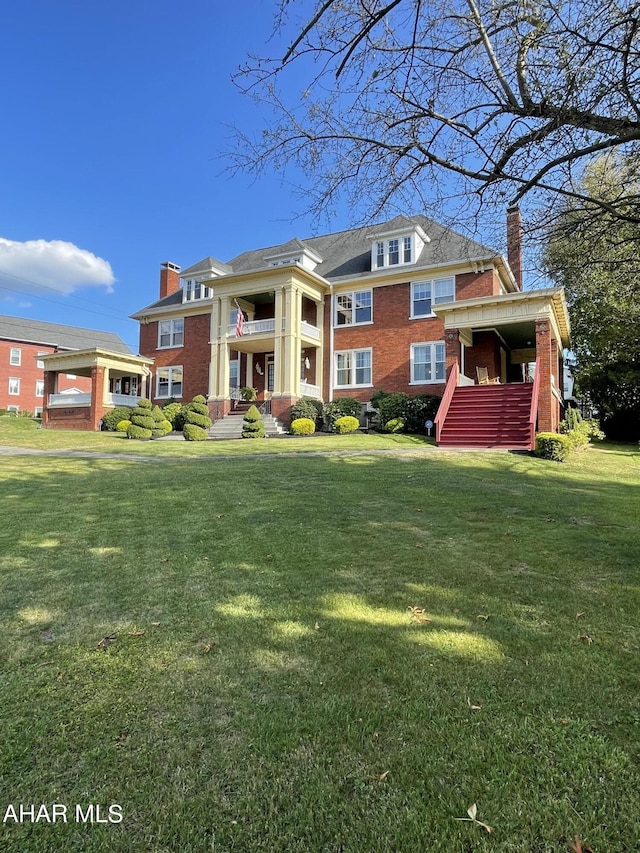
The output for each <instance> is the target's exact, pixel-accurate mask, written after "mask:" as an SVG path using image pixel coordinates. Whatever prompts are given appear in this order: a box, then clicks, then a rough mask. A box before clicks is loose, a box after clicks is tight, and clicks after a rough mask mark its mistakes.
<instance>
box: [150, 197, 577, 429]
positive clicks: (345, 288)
mask: <svg viewBox="0 0 640 853" xmlns="http://www.w3.org/2000/svg"><path fill="white" fill-rule="evenodd" d="M507 231H508V235H509V240H510V245H509V258H510V264H511V265H510V264H509V263H508V262H507V261H506V260H505V259H504V258H503V257H502V255H501V254H500V253H498V252H496V251H494V250H493V249H490V248H488V247H486V246H483V245H481V244H480V243H477V242H475V241H473V240H471V239H469V238H466V237H464V236H462V235H460V234H457V233H456V232H454V231H452V230H450V229H448V228H445V227H443V226H441V225H439V224H438V223H436V222H433V221H432V220H429V219H427V218H426V217H424V216H398V217H396V218H395V219H393V220H391V221H390V222H386V223H383V224H381V225H378V226H370V227H365V228H359V229H354V230H351V231H342V232H339V233H336V234H328V235H324V236H321V237H312V238H310V239H307V240H298V239H297V238H294V239H292V240H290V241H289V242H288V243H285V244H283V245H280V246H273V247H270V248H267V249H255V250H251V251H248V252H244V253H243V254H241V255H238V256H237V257H236V258H234V259H232V260H231V261H229V262H228V263H222V262H221V261H218V260H216V259H215V258H212V257H207V258H205V259H204V260H203V261H200V262H199V263H197V264H195V265H194V266H191V267H189V268H188V269H186V270H183V271H181V270H180V268H179V267H178V266H176V265H175V264H172V263H169V262H166V263H164V264H163V265H162V268H161V273H160V294H159V296H160V298H159V300H158V301H156V302H153V303H152V304H150V305H149V306H147V307H146V308H144V309H142V310H141V311H138V312H137V313H136V314H134V315H133V317H134V319H137V320H139V322H140V352H141V354H142V355H144V356H146V357H149V358H153V359H154V361H155V364H154V366H153V368H152V377H151V390H152V397H153V399H154V400H155V401H156V402H158V403H160V404H161V403H162V402H163V401H164V400H167V399H169V398H175V399H178V400H185V401H187V400H190V399H191V398H192V397H193V396H195V395H196V394H204V395H205V396H206V397H207V399H208V402H209V408H210V410H211V414H212V417H213V418H214V419H216V418H220V417H223V416H224V415H225V414H227V413H228V412H229V410H230V408H231V406H232V399H233V397H234V392H233V389H234V388H237V387H238V386H251V387H254V388H256V390H257V392H258V400H259V401H265V402H267V401H268V404H269V405H270V407H271V410H272V413H273V414H274V415H275V416H276V417H280V418H281V419H283V420H285V421H286V420H287V416H288V412H289V410H290V407H291V404H292V403H293V402H295V400H297V399H298V398H299V397H300V396H303V395H306V396H313V397H316V398H319V399H323V400H325V401H327V400H331V399H333V398H335V397H336V396H350V397H355V398H357V399H358V400H360V401H361V402H362V403H363V404H366V403H368V402H369V401H370V399H371V395H372V394H373V392H374V391H375V390H377V389H383V390H385V391H402V392H408V393H412V394H424V393H429V394H437V395H443V394H444V393H445V385H446V382H447V377H449V376H450V375H451V370H452V367H453V365H454V363H455V364H456V365H457V374H456V375H457V376H458V377H459V379H458V384H460V385H471V384H473V382H474V379H475V377H476V367H481V368H483V369H484V368H487V370H488V376H489V379H490V380H495V381H500V382H501V383H502V384H507V383H520V384H522V383H523V382H524V381H525V379H528V378H530V375H531V371H530V370H529V368H528V365H529V363H530V362H535V360H536V345H537V342H542V345H543V348H544V352H543V355H544V365H543V368H542V371H541V372H542V373H543V374H544V376H545V377H547V380H546V381H547V384H548V388H547V387H546V386H545V390H544V395H543V396H544V401H542V402H541V408H540V411H542V412H543V416H542V420H541V421H540V427H541V428H545V429H546V428H548V429H553V428H555V426H557V422H558V406H559V400H560V394H557V395H556V390H557V387H556V386H557V379H556V377H558V376H560V377H561V376H562V373H561V371H560V366H559V360H560V359H561V355H562V349H563V347H565V346H567V344H568V320H567V315H566V307H565V306H564V300H563V298H562V296H561V291H556V290H547V291H532V292H531V293H530V294H527V293H523V292H522V249H521V227H520V219H519V213H518V211H517V210H515V209H512V210H510V211H509V214H508V226H507ZM239 309H240V310H241V311H242V312H243V323H242V329H241V330H239V329H238V328H237V323H236V320H237V315H238V310H239ZM541 320H547V321H549V322H548V324H549V323H550V328H551V332H552V334H551V338H552V343H553V345H547V338H545V337H544V334H543V333H542V332H540V331H539V330H537V323H538V321H541ZM239 332H240V333H239ZM554 359H555V363H552V362H553V360H554Z"/></svg>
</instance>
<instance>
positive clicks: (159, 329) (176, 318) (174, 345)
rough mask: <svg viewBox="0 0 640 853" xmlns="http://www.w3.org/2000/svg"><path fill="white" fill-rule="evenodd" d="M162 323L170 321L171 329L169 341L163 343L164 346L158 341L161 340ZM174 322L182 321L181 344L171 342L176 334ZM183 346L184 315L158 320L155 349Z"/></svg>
mask: <svg viewBox="0 0 640 853" xmlns="http://www.w3.org/2000/svg"><path fill="white" fill-rule="evenodd" d="M163 323H171V331H170V332H169V337H170V339H171V343H169V344H164V346H163V345H162V344H161V343H160V341H161V340H162V324H163ZM175 323H182V333H181V334H182V343H181V344H176V343H173V341H174V340H175V335H176V331H175V328H174V324H175ZM178 334H180V333H178ZM183 346H184V317H172V318H171V319H168V320H158V346H157V347H156V349H180V348H181V347H183Z"/></svg>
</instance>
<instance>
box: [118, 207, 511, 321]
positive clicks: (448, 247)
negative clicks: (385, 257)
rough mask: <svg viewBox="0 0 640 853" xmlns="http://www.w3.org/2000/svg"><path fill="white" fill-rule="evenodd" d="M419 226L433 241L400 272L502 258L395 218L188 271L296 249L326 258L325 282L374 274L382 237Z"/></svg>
mask: <svg viewBox="0 0 640 853" xmlns="http://www.w3.org/2000/svg"><path fill="white" fill-rule="evenodd" d="M416 227H419V228H421V229H422V230H423V231H424V233H425V234H426V235H427V237H428V238H429V241H428V242H426V243H425V245H424V247H423V249H422V252H421V253H420V257H419V258H417V259H416V262H415V263H414V264H409V265H407V266H406V267H402V268H399V269H407V270H410V269H420V268H422V267H431V266H435V265H437V264H447V263H455V262H456V261H465V260H471V259H479V258H484V259H487V258H494V257H498V256H499V254H500V253H499V252H497V251H496V250H495V249H491V248H489V247H488V246H484V245H483V244H482V243H478V242H477V241H475V240H472V239H470V238H469V237H465V236H463V235H462V234H458V233H457V232H456V231H452V230H451V229H450V228H446V227H445V226H444V225H439V224H438V223H437V222H435V221H434V220H433V219H429V218H428V217H426V216H422V215H418V216H396V217H395V218H394V219H391V220H389V221H388V222H382V223H379V224H377V225H366V226H364V227H362V228H354V229H351V230H349V231H338V232H336V233H334V234H325V235H324V236H322V237H308V238H306V239H305V240H300V239H298V238H297V237H293V238H292V239H291V240H287V241H286V242H285V243H281V244H279V245H276V246H266V247H263V248H261V249H251V250H250V251H248V252H242V254H240V255H237V256H236V257H235V258H232V260H230V261H229V262H228V263H227V264H221V263H220V262H219V261H216V260H215V258H206V259H205V261H201V262H199V263H198V264H195V265H194V266H193V267H189V270H188V271H189V272H192V271H193V270H195V269H199V268H200V267H201V266H202V265H203V264H204V263H205V262H208V261H213V262H214V263H216V264H218V265H219V266H220V267H226V268H227V269H228V271H229V272H230V273H241V272H250V271H251V270H261V269H265V267H267V266H268V261H266V260H265V258H269V257H273V256H277V255H278V254H286V253H288V252H289V251H294V250H296V249H298V248H307V249H310V250H312V251H313V252H315V253H316V254H317V255H319V256H320V257H321V258H322V259H323V260H322V262H321V263H319V264H318V265H317V266H316V267H315V272H317V273H318V274H319V275H321V276H322V277H323V278H325V279H328V280H329V281H332V280H334V281H335V280H339V279H341V278H345V277H346V278H358V277H363V276H368V275H371V245H372V243H373V241H374V240H375V239H376V237H377V236H378V235H383V234H385V233H388V232H391V231H396V230H398V231H401V230H405V229H406V231H411V230H413V229H414V228H416ZM185 272H187V270H184V271H183V272H181V273H180V275H181V277H182V276H184V274H185ZM381 272H389V268H385V269H384V270H381ZM214 286H215V285H214ZM181 303H182V290H179V291H177V292H176V293H172V294H170V295H169V296H166V297H165V298H164V299H160V300H158V301H157V302H153V303H152V304H151V305H147V306H146V308H143V309H141V310H140V311H137V312H136V313H135V314H134V315H132V316H134V317H137V316H140V315H141V314H143V313H144V311H146V310H148V309H150V308H165V307H169V306H171V305H179V304H181Z"/></svg>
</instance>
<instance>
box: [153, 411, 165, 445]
mask: <svg viewBox="0 0 640 853" xmlns="http://www.w3.org/2000/svg"><path fill="white" fill-rule="evenodd" d="M151 417H152V418H153V427H152V429H151V434H152V436H153V438H162V436H163V435H166V434H167V431H166V430H165V428H164V426H163V424H164V423H165V417H164V415H163V413H162V409H161V408H160V406H154V407H153V409H152V410H151Z"/></svg>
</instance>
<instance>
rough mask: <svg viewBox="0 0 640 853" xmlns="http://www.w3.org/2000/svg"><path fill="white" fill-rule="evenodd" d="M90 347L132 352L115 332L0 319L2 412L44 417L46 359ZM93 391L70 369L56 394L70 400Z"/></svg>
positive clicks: (84, 378) (60, 379)
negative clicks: (57, 354)
mask: <svg viewBox="0 0 640 853" xmlns="http://www.w3.org/2000/svg"><path fill="white" fill-rule="evenodd" d="M88 346H99V347H102V348H104V349H108V350H113V351H115V352H120V353H129V354H130V352H131V351H130V350H129V348H128V347H127V346H126V344H125V343H124V342H123V341H122V340H121V339H120V338H119V337H118V335H115V334H114V333H113V332H97V331H94V330H93V329H81V328H77V327H75V326H64V325H60V324H58V323H44V322H40V321H38V320H26V319H22V318H20V317H8V316H0V365H2V370H1V373H0V408H2V409H6V410H7V411H13V412H31V413H32V414H34V415H36V416H40V415H42V411H43V408H44V405H45V382H44V372H45V371H44V361H43V358H44V357H45V356H47V355H51V354H53V353H65V352H75V351H77V350H84V349H86V348H87V347H88ZM90 388H91V381H90V379H89V378H87V377H86V376H79V375H78V374H76V373H74V372H73V371H72V370H71V369H69V371H68V372H66V371H65V372H61V373H60V375H59V378H58V388H57V391H58V393H60V394H64V395H66V396H67V399H69V400H70V399H71V398H72V397H73V395H74V394H78V393H87V392H89V391H90Z"/></svg>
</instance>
